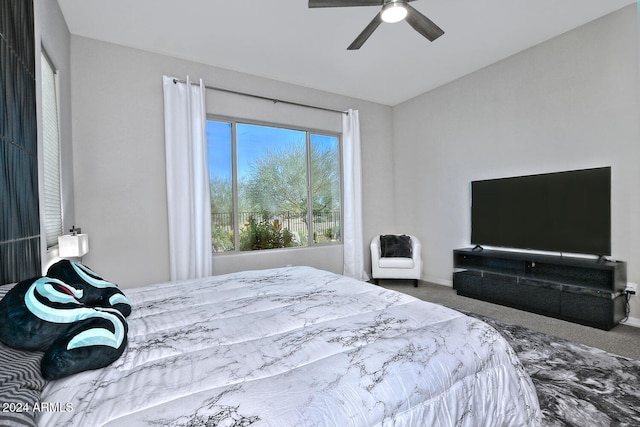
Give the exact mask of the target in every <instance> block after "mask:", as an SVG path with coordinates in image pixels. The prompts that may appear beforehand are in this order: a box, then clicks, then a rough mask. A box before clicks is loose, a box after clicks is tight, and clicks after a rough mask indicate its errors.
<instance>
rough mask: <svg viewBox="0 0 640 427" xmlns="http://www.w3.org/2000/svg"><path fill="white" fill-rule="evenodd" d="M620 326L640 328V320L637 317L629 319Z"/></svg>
mask: <svg viewBox="0 0 640 427" xmlns="http://www.w3.org/2000/svg"><path fill="white" fill-rule="evenodd" d="M620 324H621V325H627V326H633V327H636V328H640V319H638V318H637V317H629V318H627V320H625V321H624V322H620Z"/></svg>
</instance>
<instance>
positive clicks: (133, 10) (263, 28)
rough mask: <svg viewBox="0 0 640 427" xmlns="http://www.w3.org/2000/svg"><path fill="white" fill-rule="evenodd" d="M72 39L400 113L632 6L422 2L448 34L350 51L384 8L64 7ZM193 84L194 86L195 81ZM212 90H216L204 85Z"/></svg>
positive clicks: (197, 3) (405, 36)
mask: <svg viewBox="0 0 640 427" xmlns="http://www.w3.org/2000/svg"><path fill="white" fill-rule="evenodd" d="M58 3H59V4H60V7H61V9H62V13H63V14H64V17H65V19H66V21H67V25H68V26H69V31H70V32H71V33H72V34H75V35H79V36H83V37H89V38H93V39H97V40H103V41H107V42H111V43H115V44H119V45H123V46H128V47H134V48H139V49H144V50H147V51H151V52H156V53H162V54H166V55H171V56H174V57H178V58H183V59H188V60H192V61H196V62H201V63H205V64H209V65H214V66H217V67H222V68H226V69H230V70H236V71H241V72H244V73H248V74H253V75H256V76H261V77H267V78H271V79H275V80H281V81H285V82H289V83H294V84H298V85H301V86H305V87H310V88H315V89H320V90H324V91H328V92H333V93H338V94H342V95H346V96H352V97H355V98H360V99H364V100H369V101H374V102H378V103H381V104H385V105H391V106H393V105H396V104H399V103H401V102H403V101H406V100H407V99H410V98H412V97H414V96H416V95H419V94H421V93H424V92H426V91H428V90H431V89H433V88H435V87H437V86H440V85H443V84H445V83H448V82H450V81H452V80H455V79H456V78H459V77H462V76H464V75H466V74H468V73H470V72H473V71H475V70H478V69H480V68H482V67H485V66H487V65H489V64H492V63H494V62H496V61H499V60H500V59H503V58H506V57H508V56H510V55H513V54H514V53H517V52H520V51H522V50H524V49H527V48H529V47H531V46H533V45H536V44H538V43H540V42H543V41H545V40H547V39H550V38H552V37H555V36H557V35H559V34H562V33H564V32H566V31H569V30H571V29H573V28H576V27H578V26H580V25H582V24H585V23H587V22H590V21H592V20H594V19H597V18H599V17H601V16H603V15H606V14H608V13H610V12H613V11H615V10H618V9H620V8H622V7H624V6H627V5H630V4H632V3H636V0H482V1H479V0H418V1H414V2H412V3H411V5H412V6H413V7H414V8H416V9H417V10H418V11H420V12H421V13H423V14H424V15H426V16H428V17H429V18H430V19H431V20H432V21H434V22H435V23H436V24H437V25H438V26H440V27H441V28H442V29H443V30H444V31H445V34H444V35H443V36H442V37H440V38H439V39H437V40H436V41H434V42H429V41H428V40H427V39H425V38H423V37H422V36H421V35H420V34H418V33H417V32H415V31H414V30H413V29H412V28H411V27H410V26H409V25H408V24H407V23H406V22H400V23H397V24H382V25H380V27H379V28H378V29H377V30H376V32H375V33H374V34H373V35H372V36H371V37H370V38H369V40H368V41H367V42H366V43H365V44H364V46H363V47H362V48H361V49H360V50H358V51H347V50H346V47H347V46H348V45H349V44H350V43H351V42H352V41H353V39H355V38H356V36H357V35H358V34H359V33H360V32H361V31H362V30H363V29H364V27H365V26H366V25H367V24H368V23H369V22H370V21H371V20H372V19H373V17H374V16H375V15H376V14H377V13H378V11H379V7H376V6H369V7H344V8H322V9H309V8H308V7H307V1H306V0H225V1H223V0H180V1H178V0H109V1H105V0H58ZM192 77H194V78H197V77H198V76H192ZM207 83H208V84H212V85H215V82H207Z"/></svg>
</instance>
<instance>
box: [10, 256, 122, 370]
mask: <svg viewBox="0 0 640 427" xmlns="http://www.w3.org/2000/svg"><path fill="white" fill-rule="evenodd" d="M49 272H50V273H51V274H52V275H53V276H56V277H37V278H33V279H29V280H25V281H22V282H20V283H18V284H17V285H15V286H14V287H13V288H12V289H11V290H9V291H8V292H7V294H6V295H5V296H4V298H2V300H0V341H1V342H2V343H4V344H6V345H8V346H10V347H12V348H15V349H20V350H32V351H43V352H45V353H44V356H43V357H42V361H41V364H40V369H41V372H42V376H43V377H44V378H45V379H47V380H53V379H58V378H62V377H65V376H67V375H71V374H75V373H77V372H81V371H85V370H87V369H97V368H102V367H105V366H107V365H109V364H110V363H112V362H113V361H115V360H116V359H117V358H118V357H120V355H121V354H122V353H123V352H124V350H125V348H126V346H127V332H128V328H127V323H126V321H125V316H126V315H128V314H129V313H130V312H131V305H130V304H129V301H128V300H127V298H126V297H125V296H124V294H123V293H122V292H121V291H120V290H119V289H117V288H116V286H115V285H114V284H113V283H111V282H107V281H106V280H103V279H102V278H100V277H99V276H98V275H97V274H95V273H94V272H93V271H91V270H89V269H88V268H87V267H85V266H83V265H82V264H79V263H75V262H70V261H68V260H65V261H61V262H59V263H56V264H54V265H53V266H52V267H51V268H50V269H49ZM66 280H67V281H68V282H66Z"/></svg>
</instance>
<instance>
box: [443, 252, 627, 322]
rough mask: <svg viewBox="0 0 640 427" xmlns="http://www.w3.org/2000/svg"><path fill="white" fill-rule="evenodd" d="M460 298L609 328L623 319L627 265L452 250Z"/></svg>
mask: <svg viewBox="0 0 640 427" xmlns="http://www.w3.org/2000/svg"><path fill="white" fill-rule="evenodd" d="M453 266H454V268H456V269H458V270H457V271H455V272H454V273H453V287H454V289H456V291H457V293H458V294H459V295H463V296H467V297H471V298H477V299H481V300H484V301H488V302H493V303H497V304H501V305H506V306H509V307H514V308H518V309H521V310H526V311H531V312H534V313H538V314H542V315H546V316H551V317H556V318H559V319H563V320H568V321H571V322H575V323H580V324H583V325H587V326H593V327H596V328H600V329H604V330H609V329H611V328H613V327H614V326H615V325H617V324H618V323H619V322H620V320H622V319H623V318H624V317H625V308H626V297H625V294H624V292H623V291H624V289H625V287H626V281H627V263H625V262H619V261H607V260H603V259H587V258H576V257H565V256H553V255H539V254H530V253H523V252H508V251H495V250H487V249H484V250H477V249H475V250H474V249H471V248H468V249H456V250H454V251H453Z"/></svg>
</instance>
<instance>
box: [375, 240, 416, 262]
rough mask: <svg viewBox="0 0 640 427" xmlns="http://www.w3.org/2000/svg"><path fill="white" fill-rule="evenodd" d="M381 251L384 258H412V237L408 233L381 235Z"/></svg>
mask: <svg viewBox="0 0 640 427" xmlns="http://www.w3.org/2000/svg"><path fill="white" fill-rule="evenodd" d="M380 253H381V256H382V257H383V258H394V257H399V258H411V257H412V255H413V250H412V248H411V237H409V236H407V235H404V234H403V235H396V234H386V235H384V234H383V235H381V236H380Z"/></svg>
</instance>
